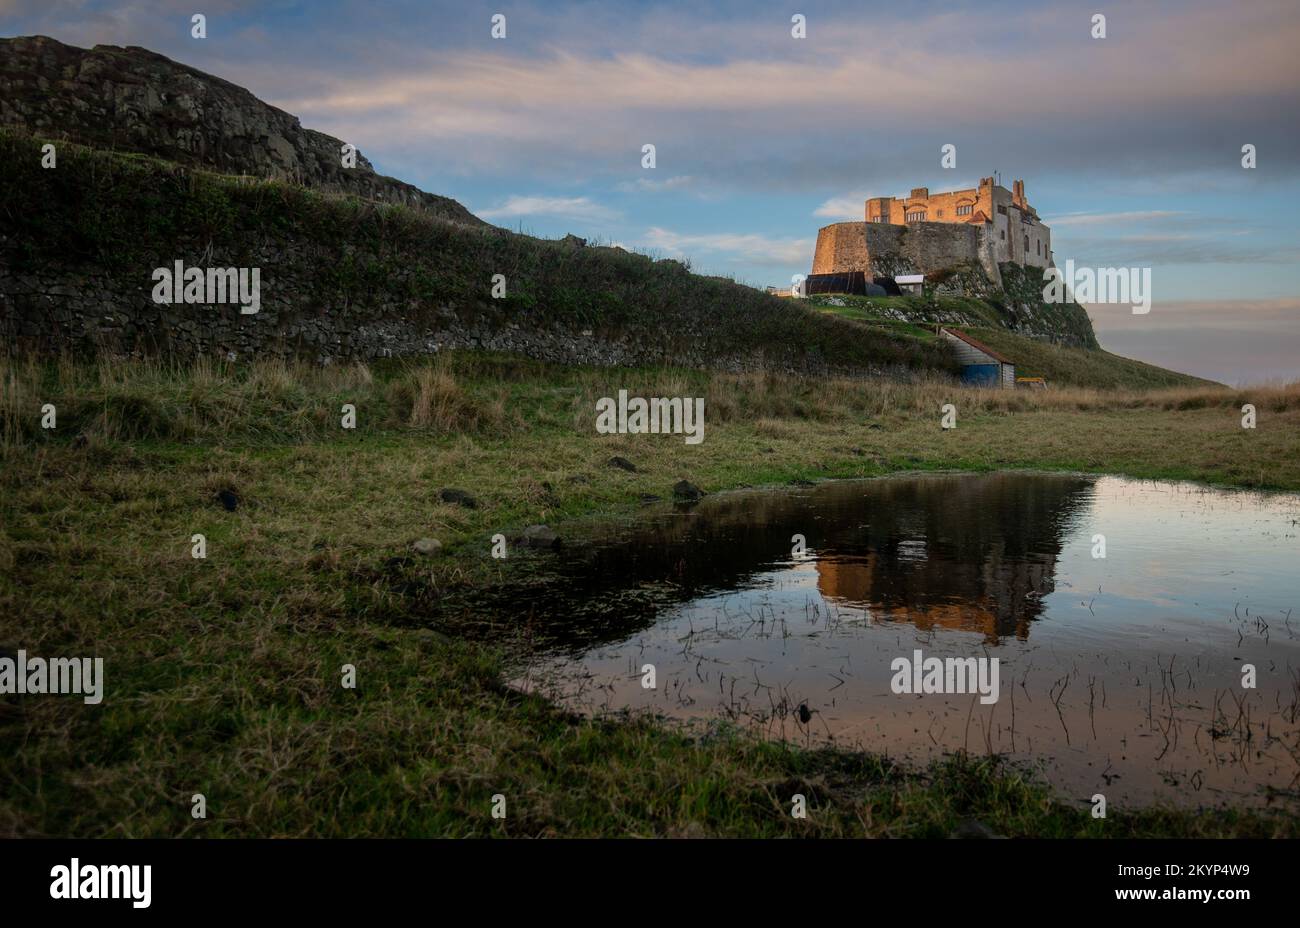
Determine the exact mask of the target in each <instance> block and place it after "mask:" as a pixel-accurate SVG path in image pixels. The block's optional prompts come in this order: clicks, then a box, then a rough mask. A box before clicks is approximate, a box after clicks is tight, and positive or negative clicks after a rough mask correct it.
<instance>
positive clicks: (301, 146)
mask: <svg viewBox="0 0 1300 928" xmlns="http://www.w3.org/2000/svg"><path fill="white" fill-rule="evenodd" d="M0 125H2V126H9V127H13V128H18V129H22V130H24V131H26V132H28V133H31V134H33V135H39V136H41V137H45V138H52V139H68V140H70V141H74V142H80V143H82V144H85V145H90V146H93V147H95V148H108V149H116V150H119V151H130V152H140V153H142V154H147V155H153V156H155V157H159V158H164V159H166V160H168V161H174V162H177V163H179V164H184V165H188V166H192V167H202V168H206V169H208V170H212V171H216V172H219V173H222V174H242V175H252V176H254V177H263V178H272V179H276V180H288V181H292V182H293V183H297V184H301V185H303V186H305V187H311V188H315V189H319V190H324V191H330V192H337V193H348V194H353V195H356V196H361V197H364V198H366V199H368V200H378V201H382V202H386V203H400V204H403V205H406V206H412V207H416V208H419V209H421V210H424V211H426V212H429V213H432V214H434V215H436V216H439V217H442V218H445V219H451V220H454V221H457V222H463V223H466V224H473V225H486V223H484V222H483V221H482V220H481V219H478V218H477V217H476V216H474V215H473V214H472V213H470V212H469V210H467V209H465V207H463V206H461V205H460V204H459V203H457V202H456V201H455V200H452V199H450V198H448V197H440V196H436V195H434V194H431V193H425V192H424V191H422V190H420V189H419V188H418V187H414V186H412V185H411V184H407V183H403V182H402V181H400V180H396V179H395V178H392V177H385V176H384V175H382V174H377V173H375V170H374V168H373V166H372V165H371V164H370V162H369V161H368V160H367V159H366V158H365V157H364V156H362V155H361V153H360V152H357V157H356V165H355V167H344V166H343V164H342V157H341V154H342V147H343V141H342V140H340V139H336V138H334V137H333V136H329V135H325V134H324V133H322V132H316V131H315V130H312V129H304V128H303V127H302V124H301V123H300V122H299V121H298V118H297V117H296V116H293V115H290V114H289V113H286V112H284V111H283V110H280V109H276V108H275V107H274V106H271V105H269V104H267V103H263V102H262V101H261V100H259V99H257V97H255V96H253V94H251V93H249V92H248V91H247V90H245V89H244V88H242V87H238V86H236V85H235V84H232V83H230V82H229V81H224V80H222V79H221V78H219V77H214V76H212V75H211V74H205V73H204V72H202V71H199V70H197V69H195V68H191V67H188V66H186V65H183V64H180V63H178V62H175V61H172V60H171V59H170V58H166V57H164V56H163V55H159V54H157V53H155V52H151V51H149V50H148V49H144V48H138V47H136V46H128V47H126V48H119V47H117V46H115V45H96V46H95V47H94V48H92V49H89V50H87V49H84V48H77V47H75V46H71V45H65V44H63V43H62V42H58V41H56V40H54V39H51V38H48V37H46V36H21V37H18V38H11V39H0Z"/></svg>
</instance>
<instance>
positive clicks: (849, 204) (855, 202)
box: [813, 193, 867, 221]
mask: <svg viewBox="0 0 1300 928" xmlns="http://www.w3.org/2000/svg"><path fill="white" fill-rule="evenodd" d="M813 215H814V216H819V217H821V218H824V219H842V220H845V221H853V220H857V221H861V220H862V219H864V218H866V215H867V194H865V193H850V194H848V195H847V196H842V197H831V198H830V199H829V200H826V201H824V202H823V203H822V205H821V206H819V207H817V208H816V209H815V210H813Z"/></svg>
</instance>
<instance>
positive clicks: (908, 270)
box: [809, 177, 1053, 292]
mask: <svg viewBox="0 0 1300 928" xmlns="http://www.w3.org/2000/svg"><path fill="white" fill-rule="evenodd" d="M865 220H866V221H865V222H837V223H834V224H832V225H829V226H824V227H823V228H822V229H820V230H819V231H818V233H817V249H816V252H815V253H814V255H813V266H812V275H811V276H810V277H809V284H810V292H816V291H817V289H819V288H818V287H817V284H818V281H817V280H816V278H818V277H821V276H824V275H831V274H834V275H842V274H854V275H856V274H857V273H861V274H863V275H864V277H865V279H866V281H867V282H872V281H873V280H876V278H887V279H889V280H891V281H892V279H893V278H894V277H896V276H898V275H905V274H931V273H934V272H936V271H942V270H948V269H952V268H955V267H960V266H962V265H969V264H973V263H977V264H979V265H980V266H981V267H983V269H984V271H985V273H986V274H987V275H988V277H989V278H990V280H992V281H993V282H994V283H995V284H1000V283H1001V274H1000V273H999V271H998V265H999V264H1002V263H1005V262H1012V263H1015V264H1019V265H1022V266H1024V267H1041V268H1046V267H1051V266H1052V265H1053V261H1052V238H1051V230H1050V229H1048V227H1047V226H1045V225H1043V223H1042V221H1041V220H1040V219H1039V218H1038V212H1037V211H1036V210H1035V209H1034V208H1033V207H1032V206H1030V205H1029V201H1028V200H1027V199H1025V182H1024V181H1022V180H1017V181H1014V182H1013V184H1012V189H1011V190H1008V189H1007V188H1005V187H1003V186H1001V185H1000V184H997V183H995V182H994V179H993V178H992V177H985V178H983V179H982V180H981V181H980V184H979V186H978V187H974V188H970V189H967V190H954V191H951V192H949V193H936V194H931V193H930V190H929V188H928V187H917V188H915V189H914V190H913V191H912V192H911V194H910V195H909V196H907V197H872V198H871V199H869V200H867V201H866V210H865ZM877 282H879V281H877Z"/></svg>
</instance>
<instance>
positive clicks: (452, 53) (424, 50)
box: [0, 0, 1300, 385]
mask: <svg viewBox="0 0 1300 928" xmlns="http://www.w3.org/2000/svg"><path fill="white" fill-rule="evenodd" d="M194 12H202V13H204V14H205V15H206V17H207V38H205V39H195V38H193V37H191V35H190V17H191V15H192V14H193V13H194ZM498 13H499V14H502V15H504V16H505V33H506V34H505V37H504V38H493V36H492V34H491V33H492V17H493V16H494V14H498ZM795 14H800V15H802V16H803V17H804V18H805V23H806V35H805V37H803V38H795V37H794V36H793V35H792V30H793V29H794V25H793V24H792V17H793V16H794V15H795ZM1096 14H1102V15H1104V16H1105V17H1106V22H1105V32H1106V34H1105V37H1104V38H1095V37H1094V36H1093V32H1094V31H1095V26H1094V22H1093V17H1094V15H1096ZM30 34H43V35H49V36H52V37H54V38H56V39H59V40H60V41H63V42H67V43H70V44H73V45H81V46H90V45H94V44H113V45H141V46H144V47H146V48H149V49H152V50H154V51H157V52H160V53H162V54H165V55H167V56H169V57H172V58H174V59H176V60H178V61H181V62H184V63H186V64H189V65H192V66H194V67H197V68H200V69H202V70H204V71H208V72H210V73H213V74H216V75H218V76H220V77H223V78H225V79H227V80H230V81H232V82H234V83H237V84H240V85H242V86H245V87H247V88H248V89H249V90H251V91H252V92H253V93H254V94H256V95H257V96H259V97H260V98H262V99H264V100H266V101H267V102H269V103H272V104H274V105H276V106H279V107H281V108H282V109H285V110H287V111H289V112H291V113H293V114H295V115H297V116H299V117H300V118H301V119H302V122H303V125H305V126H307V127H310V128H314V129H319V130H321V131H323V132H327V133H330V134H331V135H335V136H338V137H339V138H342V139H344V140H345V141H349V142H352V143H354V144H355V145H357V146H358V147H359V148H360V149H361V151H362V152H363V153H364V154H365V155H366V156H367V157H369V158H370V159H371V161H372V162H373V163H374V165H375V167H376V169H377V170H379V171H381V172H382V173H386V174H391V175H393V176H396V177H400V178H401V179H403V180H406V181H409V182H411V183H414V184H416V185H418V186H420V187H422V188H423V189H425V190H429V191H432V192H435V193H439V194H443V195H447V196H451V197H454V198H456V199H457V200H459V201H461V202H462V203H464V204H465V205H466V206H467V207H468V208H469V209H470V210H471V211H472V212H474V213H475V214H477V215H479V216H481V217H483V218H484V219H487V220H489V221H491V222H494V223H496V224H498V225H502V226H505V227H508V228H511V229H515V230H519V231H523V232H527V233H530V234H533V235H539V236H544V237H548V238H550V237H560V236H563V235H565V234H567V233H573V234H576V235H579V236H582V237H584V238H587V239H589V240H593V241H597V242H601V243H613V244H618V245H621V246H623V247H625V248H629V249H633V250H636V251H642V252H646V253H650V254H653V255H655V256H657V257H675V258H685V259H689V261H690V263H691V266H692V268H693V269H694V270H696V271H697V272H701V273H709V274H722V275H727V276H731V277H734V278H735V279H737V280H739V281H741V282H743V283H748V284H752V285H755V286H764V285H774V286H789V283H790V279H791V277H792V276H793V275H795V274H801V273H802V274H806V273H808V271H809V270H810V268H811V263H812V252H813V245H814V243H815V241H816V237H817V230H818V228H819V227H821V226H823V225H826V224H827V223H831V222H838V221H849V220H861V219H862V218H863V211H864V202H863V201H864V200H865V199H866V198H867V197H869V196H903V195H906V194H907V192H908V191H909V190H911V189H912V188H913V187H922V186H928V187H929V188H930V189H931V190H932V191H940V190H952V189H960V188H964V187H971V186H974V185H975V184H977V183H978V181H979V178H981V177H984V176H991V175H995V174H996V175H997V176H998V177H1000V178H1001V182H1002V184H1003V185H1004V186H1006V187H1010V186H1011V181H1012V180H1013V179H1018V178H1019V179H1023V180H1024V181H1025V188H1026V195H1027V197H1028V199H1029V201H1030V203H1031V204H1032V205H1033V206H1034V207H1035V208H1036V209H1037V210H1038V212H1039V215H1040V216H1041V217H1042V218H1043V220H1044V221H1045V222H1046V223H1047V224H1048V225H1049V226H1050V227H1051V229H1052V242H1053V250H1054V253H1055V256H1056V260H1057V263H1058V264H1063V263H1064V262H1065V260H1066V259H1073V260H1074V262H1075V264H1076V265H1077V266H1081V267H1084V266H1087V267H1126V268H1127V267H1137V268H1151V280H1152V306H1151V310H1150V312H1149V313H1146V314H1134V313H1132V312H1131V310H1130V308H1129V307H1128V306H1116V305H1091V306H1089V307H1088V309H1089V314H1090V315H1091V316H1092V317H1093V320H1094V324H1095V326H1096V328H1097V332H1098V337H1099V338H1100V340H1101V342H1102V344H1103V346H1104V347H1106V348H1107V349H1109V350H1111V351H1115V352H1117V353H1119V354H1123V355H1127V356H1129V357H1136V358H1140V359H1142V360H1147V361H1151V362H1152V363H1156V364H1160V365H1162V366H1167V367H1171V368H1174V369H1176V370H1181V371H1186V372H1189V373H1194V374H1198V375H1200V376H1204V377H1209V378H1211V379H1214V380H1219V381H1222V382H1225V383H1230V384H1234V385H1235V384H1244V383H1254V382H1268V381H1294V380H1300V360H1298V359H1300V219H1298V218H1297V207H1298V206H1300V127H1298V126H1300V124H1298V122H1297V118H1296V114H1297V112H1298V111H1300V105H1298V104H1300V53H1297V49H1298V48H1300V4H1297V3H1296V2H1295V0H1235V2H1224V0H1216V2H1204V0H1180V2H1154V0H1153V2H1144V3H1132V2H1116V0H1089V2H1086V3H1080V2H1064V3H1053V2H1030V3H1021V2H1005V0H979V2H970V3H966V2H960V0H949V2H944V3H932V2H927V0H911V2H897V0H894V2H889V3H874V2H861V0H860V2H855V3H825V2H819V3H808V2H804V0H787V2H785V3H783V4H769V3H763V2H755V0H744V2H718V3H710V2H701V0H695V2H684V3H655V4H649V3H634V2H622V3H620V2H613V0H602V2H592V3H569V4H566V3H560V2H539V3H514V2H506V0H491V2H488V3H477V2H474V0H458V2H448V3H443V2H430V0H409V2H408V0H396V2H383V0H373V2H367V3H354V2H334V0H318V2H287V0H263V2H252V0H184V2H178V0H125V2H117V3H109V2H97V0H0V35H30ZM647 144H652V145H654V146H655V160H656V163H655V166H654V167H653V168H652V169H651V168H646V167H643V146H644V145H647ZM949 144H950V145H954V146H956V166H955V167H954V168H945V167H942V166H941V160H940V159H941V148H942V146H944V145H949ZM1244 145H1253V146H1254V150H1255V157H1256V166H1255V167H1254V168H1251V169H1247V168H1244V167H1243V166H1242V158H1243V155H1242V147H1243V146H1244Z"/></svg>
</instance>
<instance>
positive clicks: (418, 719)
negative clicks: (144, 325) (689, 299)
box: [0, 356, 1300, 836]
mask: <svg viewBox="0 0 1300 928" xmlns="http://www.w3.org/2000/svg"><path fill="white" fill-rule="evenodd" d="M0 384H2V385H3V391H2V393H0V455H2V463H3V476H2V477H0V491H2V493H0V647H3V648H6V649H9V650H16V649H18V648H24V649H26V650H27V652H28V653H29V654H33V655H83V654H93V655H96V656H100V657H103V658H104V659H105V665H106V695H105V698H104V701H103V704H102V705H99V706H85V705H82V703H81V701H80V700H79V699H77V698H75V697H48V696H47V697H3V698H0V745H2V746H3V752H2V753H0V757H2V758H3V759H2V760H0V783H3V789H0V833H4V834H21V835H132V836H144V835H159V836H165V835H198V834H208V835H494V834H501V835H609V834H615V835H650V834H660V835H662V834H669V835H681V834H692V835H693V834H719V835H722V834H725V835H796V834H808V835H864V834H865V835H877V836H884V835H893V836H905V835H911V836H916V835H946V834H949V833H951V832H952V831H953V830H954V829H956V828H958V826H959V825H960V823H961V822H962V820H964V819H968V818H974V819H977V820H978V821H980V822H982V823H984V824H985V825H987V826H988V827H989V828H991V829H992V830H994V831H995V832H997V833H999V834H1007V835H1049V836H1050V835H1183V834H1186V835H1294V834H1296V833H1297V831H1300V828H1298V827H1297V822H1296V819H1295V817H1294V816H1286V815H1281V814H1271V813H1266V812H1251V813H1215V814H1192V813H1185V812H1175V811H1161V810H1145V811H1125V810H1123V809H1118V808H1112V810H1111V812H1110V816H1109V817H1108V818H1107V819H1105V820H1097V819H1093V818H1091V816H1089V815H1088V814H1087V812H1086V809H1080V808H1078V807H1077V805H1076V804H1063V803H1060V802H1056V801H1053V799H1052V798H1051V797H1050V796H1049V795H1048V794H1047V793H1046V792H1045V791H1044V790H1043V789H1042V788H1041V787H1039V786H1037V785H1035V784H1033V783H1031V782H1028V781H1027V780H1026V779H1025V778H1024V777H1023V776H1022V775H1021V774H1019V773H1018V772H1017V771H1015V770H1009V769H1007V768H1006V767H1005V766H1004V765H1002V764H999V763H998V762H997V761H996V760H993V759H988V758H978V757H958V758H954V759H952V760H951V761H949V762H947V763H944V764H941V765H937V766H935V767H933V768H931V769H927V770H903V769H899V768H898V767H896V766H895V765H894V764H893V763H891V762H889V761H887V760H883V759H881V757H880V756H876V755H863V754H854V753H843V752H836V751H827V750H813V751H808V750H801V749H799V748H797V747H793V746H788V745H781V744H772V743H762V742H758V741H755V740H752V739H750V738H749V737H747V736H745V735H743V734H740V733H734V734H727V733H722V734H719V735H718V736H716V737H714V738H711V739H709V740H707V741H692V740H690V739H688V738H686V737H684V736H683V735H681V734H679V733H675V732H673V731H671V730H669V729H667V728H665V727H662V726H660V725H659V724H657V723H654V722H653V721H650V720H646V719H634V720H630V721H627V722H625V723H612V722H599V723H593V722H590V721H584V720H581V719H575V718H571V717H569V716H567V715H565V714H563V713H562V712H560V711H558V710H557V709H556V708H555V707H553V706H551V705H549V704H547V703H545V702H542V701H540V700H538V699H536V698H532V697H524V696H521V695H519V694H518V693H516V692H514V691H512V690H510V689H509V688H507V687H506V686H504V685H503V682H502V681H503V679H504V677H505V671H506V668H507V667H508V663H509V660H510V658H511V653H510V649H509V648H507V647H505V646H500V647H489V646H485V645H482V644H478V643H472V642H466V641H461V640H454V639H449V638H447V637H445V636H443V635H440V634H438V633H437V632H436V631H433V630H430V629H423V628H420V627H418V625H413V623H412V622H411V621H410V618H409V617H410V613H411V605H412V602H413V601H415V600H418V599H419V598H421V597H430V596H432V597H436V596H438V595H440V594H441V593H442V592H445V591H447V590H450V589H455V588H463V587H473V586H483V585H487V584H491V583H493V582H494V581H495V580H496V579H498V578H500V577H502V576H504V575H505V574H506V572H508V571H512V570H518V569H521V565H522V563H523V562H524V561H525V559H524V558H519V559H512V560H508V561H504V562H502V561H493V560H492V559H491V558H490V557H489V555H488V550H489V538H490V536H491V535H492V534H494V533H496V532H499V531H500V532H505V533H507V534H509V533H510V532H512V531H517V530H518V529H519V528H521V527H523V526H525V525H527V524H531V523H536V522H546V523H547V524H549V525H551V526H552V527H553V528H556V529H557V530H559V531H560V532H561V533H562V534H564V535H565V536H566V537H578V536H580V535H581V534H582V531H583V526H584V525H590V524H592V523H593V521H598V520H602V519H622V518H628V517H630V516H633V515H634V514H635V512H636V510H637V508H638V502H639V498H640V495H641V494H643V493H653V494H658V495H662V496H666V495H669V492H670V488H671V486H672V484H673V483H675V482H676V481H677V480H679V479H688V480H691V481H692V482H694V483H696V484H697V485H699V486H700V487H702V488H703V489H704V490H706V491H716V490H721V489H724V488H728V487H735V486H739V485H742V484H754V485H761V484H781V483H787V482H790V481H795V480H801V479H815V478H821V477H861V476H870V475H876V474H886V473H890V472H895V471H899V470H914V469H939V468H943V469H951V468H958V469H964V470H988V469H996V468H1020V467H1033V468H1046V469H1064V470H1088V471H1105V472H1112V473H1123V474H1130V475H1134V476H1139V477H1161V478H1189V479H1196V480H1204V481H1210V482H1214V483H1219V484H1225V485H1230V486H1241V487H1273V488H1279V489H1291V490H1295V489H1300V456H1298V455H1297V454H1296V451H1297V444H1296V436H1297V434H1300V388H1297V387H1295V386H1293V387H1290V388H1275V389H1267V390H1260V391H1235V390H1227V389H1222V388H1184V389H1180V390H1173V391H1156V392H1146V393H1138V392H1106V391H1099V390H1084V389H1061V390H1053V391H1044V392H1039V391H1032V392H1031V391H1017V392H1005V393H1004V392H985V391H971V390H960V389H957V388H955V387H953V386H951V385H949V384H946V383H944V382H941V381H935V382H922V383H917V384H900V383H895V382H890V381H879V382H873V381H849V380H807V379H798V378H788V377H779V376H769V375H721V374H708V373H703V372H698V371H687V370H676V369H656V370H625V369H580V368H562V367H551V366H547V365H543V364H540V363H536V362H530V361H525V360H519V359H513V358H503V357H484V356H464V357H450V358H447V357H444V358H442V359H439V360H437V361H430V362H422V363H419V364H414V363H412V364H399V363H392V364H386V365H383V366H375V367H365V366H360V365H351V366H336V367H326V368H317V367H307V366H292V365H285V364H278V363H265V364H256V365H250V366H238V367H235V366H229V367H227V366H223V365H220V364H215V363H198V364H193V365H186V366H168V365H162V364H155V363H147V362H103V363H99V364H86V363H73V362H64V363H61V364H45V363H37V362H5V363H4V365H3V366H2V367H0ZM620 388H623V389H628V390H630V391H633V392H634V393H635V392H641V393H642V394H643V395H660V396H674V395H697V396H704V397H705V398H706V428H705V438H704V442H703V443H702V444H701V445H698V446H691V445H687V444H685V443H684V442H683V441H682V440H681V438H680V436H601V435H597V434H596V433H595V430H594V427H593V422H594V412H593V410H594V401H595V399H596V398H597V397H600V396H606V395H613V394H615V393H616V392H617V390H618V389H620ZM946 402H952V403H954V404H955V405H956V406H957V409H958V427H957V428H956V429H954V430H952V431H946V432H945V431H943V430H942V429H941V428H940V426H939V416H940V410H939V407H940V406H941V405H942V404H943V403H946ZM1247 402H1249V403H1253V404H1255V405H1256V406H1257V408H1258V411H1259V412H1258V415H1259V424H1258V428H1256V429H1254V430H1246V429H1243V428H1241V424H1240V419H1241V411H1240V407H1241V405H1242V404H1243V403H1247ZM45 403H51V404H53V405H54V406H55V407H56V409H57V414H58V420H57V428H56V429H53V430H44V429H42V428H41V427H40V417H41V407H42V405H43V404H45ZM344 403H351V404H354V405H355V407H356V410H357V428H356V429H355V430H350V431H345V430H343V429H342V428H341V427H340V424H339V420H340V417H341V407H342V405H343V404H344ZM611 455H622V456H624V457H627V458H629V459H631V460H632V461H633V462H634V463H635V464H636V465H637V467H638V468H639V471H638V472H637V473H627V472H625V471H623V470H619V469H616V468H613V467H610V466H608V465H607V463H606V462H607V460H608V459H609V457H610V456H611ZM445 487H456V488H461V489H464V490H467V491H469V492H470V493H472V494H474V495H475V496H476V497H477V499H478V503H479V505H478V508H476V509H466V508H461V507H455V506H451V505H447V504H445V503H443V502H442V501H441V500H440V498H439V491H440V490H441V489H442V488H445ZM222 489H229V490H231V491H233V492H234V493H235V494H236V495H237V497H238V500H239V503H238V508H237V509H236V510H235V511H233V512H229V511H226V510H225V509H224V508H222V506H221V505H220V504H218V503H217V501H216V500H215V498H214V497H215V494H216V493H217V492H218V491H219V490H222ZM195 533H202V534H204V535H205V536H206V539H207V557H206V559H203V560H196V559H194V558H192V557H191V556H190V552H191V536H192V535H194V534H195ZM426 536H430V537H435V538H438V539H439V540H440V541H442V543H443V545H444V548H443V550H442V552H441V554H440V555H437V556H435V557H431V558H428V559H421V560H417V561H416V562H415V564H414V566H408V567H402V568H400V570H401V577H400V579H401V580H402V582H401V583H400V584H399V583H394V582H393V579H394V578H393V575H392V572H391V570H390V569H389V567H388V566H386V565H391V564H392V563H393V562H392V561H391V559H392V558H394V557H397V556H401V555H406V554H409V553H410V550H409V549H410V545H411V543H412V542H413V541H414V540H415V539H417V538H420V537H426ZM507 640H508V636H507ZM344 664H352V665H354V666H355V667H356V668H357V680H358V684H357V687H356V688H355V689H344V688H343V687H342V686H341V685H340V668H341V667H342V665H344ZM794 792H803V793H804V794H805V795H806V796H808V797H809V801H810V815H809V817H808V818H807V819H806V820H796V819H793V818H791V816H790V815H789V814H788V811H789V796H790V795H791V794H792V793H794ZM195 793H202V794H203V795H204V796H205V797H206V801H207V805H208V818H207V819H206V820H201V821H200V820H195V819H193V818H192V817H191V815H190V808H191V797H192V796H193V795H194V794H195ZM498 793H499V794H502V795H504V796H506V797H507V802H508V810H509V811H508V816H507V818H506V819H504V820H497V819H493V818H492V817H491V814H490V810H491V797H492V796H493V795H495V794H498Z"/></svg>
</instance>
